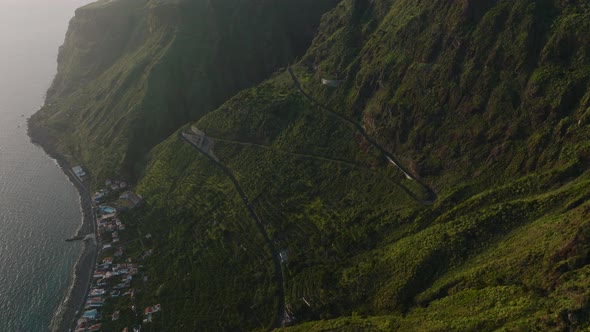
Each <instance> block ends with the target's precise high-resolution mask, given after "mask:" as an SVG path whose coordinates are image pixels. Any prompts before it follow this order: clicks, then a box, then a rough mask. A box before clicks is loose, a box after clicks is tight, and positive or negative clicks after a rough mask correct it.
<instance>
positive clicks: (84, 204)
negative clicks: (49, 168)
mask: <svg viewBox="0 0 590 332" xmlns="http://www.w3.org/2000/svg"><path fill="white" fill-rule="evenodd" d="M28 134H29V137H30V138H31V142H32V143H33V144H35V145H37V146H40V147H41V148H42V149H43V150H44V151H45V153H47V155H49V157H51V158H53V159H54V160H55V161H56V162H57V164H58V165H59V167H60V168H61V170H62V171H63V172H64V174H65V175H66V176H67V177H68V179H69V180H70V182H71V183H72V184H73V185H74V187H76V190H78V193H79V195H80V204H81V209H82V213H83V221H82V226H81V227H80V229H79V230H78V233H77V234H76V236H83V235H86V234H92V233H96V229H95V228H96V222H95V219H94V213H95V212H94V210H93V206H92V198H91V196H90V192H89V191H88V190H87V188H86V187H85V186H84V185H83V184H82V183H81V182H80V181H79V180H78V178H76V176H75V175H74V174H73V173H72V172H71V165H70V164H69V162H68V161H67V160H66V158H64V157H63V156H62V155H61V154H60V153H59V152H57V150H56V149H55V148H54V147H53V146H52V144H51V143H50V142H51V138H50V136H49V135H47V133H45V132H44V130H43V129H42V128H38V127H36V126H34V125H32V123H31V121H30V119H29V121H28ZM64 239H65V238H64ZM83 246H84V247H83V249H82V253H81V255H80V258H79V259H78V262H77V263H76V266H75V268H74V279H73V280H72V283H73V285H72V287H71V288H70V289H69V294H67V295H66V297H65V303H62V304H61V305H63V306H64V309H63V310H62V311H61V312H60V313H59V316H60V317H54V319H53V320H52V324H51V327H50V329H51V330H52V331H70V330H72V331H73V328H74V327H75V320H76V317H77V314H78V313H79V312H81V311H82V310H83V309H84V304H85V302H86V296H87V294H88V291H89V289H90V284H91V280H92V274H93V271H94V266H95V263H96V259H97V257H98V246H97V245H96V244H95V242H93V241H85V242H84V244H83Z"/></svg>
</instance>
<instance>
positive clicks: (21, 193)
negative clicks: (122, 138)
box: [0, 0, 90, 331]
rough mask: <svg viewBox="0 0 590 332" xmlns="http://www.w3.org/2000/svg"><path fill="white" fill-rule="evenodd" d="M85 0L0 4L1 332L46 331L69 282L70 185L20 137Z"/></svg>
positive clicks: (73, 256)
mask: <svg viewBox="0 0 590 332" xmlns="http://www.w3.org/2000/svg"><path fill="white" fill-rule="evenodd" d="M88 2H90V1H89V0H1V1H0V331H46V330H48V327H49V324H50V321H51V319H52V317H53V315H54V312H55V310H56V308H57V307H58V306H59V305H60V303H61V302H62V301H63V298H64V295H65V294H66V290H67V289H68V287H69V284H70V282H71V280H72V279H71V278H72V274H73V268H74V265H75V263H76V260H77V258H78V256H79V255H80V252H81V248H82V247H81V246H82V244H81V243H66V242H64V239H65V238H67V237H69V236H72V235H74V234H75V233H76V231H77V230H78V228H79V227H80V224H81V220H82V213H81V211H80V204H79V196H78V194H77V192H76V190H75V189H74V187H73V185H72V184H71V183H70V182H69V181H68V179H67V178H66V177H65V175H64V174H63V173H62V172H61V170H60V169H59V168H58V166H57V164H56V163H55V162H54V161H53V160H52V159H50V158H49V157H48V156H47V155H46V154H45V153H44V152H43V151H42V150H41V149H40V148H38V147H36V146H34V145H32V144H31V143H30V140H29V138H28V136H27V131H26V119H27V118H28V117H29V116H30V115H31V114H33V113H34V112H35V111H36V110H37V109H38V108H39V107H40V105H41V104H42V103H43V96H44V94H45V91H46V90H47V88H48V87H49V85H50V83H51V80H52V79H53V76H54V75H55V71H56V58H57V51H58V47H59V45H61V44H62V43H63V40H64V37H65V33H66V30H67V25H68V22H69V20H70V18H71V17H72V16H73V14H74V9H75V8H77V7H80V6H81V5H83V4H85V3H88Z"/></svg>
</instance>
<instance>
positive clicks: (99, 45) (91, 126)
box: [31, 0, 335, 179]
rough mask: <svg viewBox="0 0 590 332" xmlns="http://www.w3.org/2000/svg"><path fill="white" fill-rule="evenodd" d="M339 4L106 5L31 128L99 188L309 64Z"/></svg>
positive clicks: (68, 49) (66, 58) (93, 15)
mask: <svg viewBox="0 0 590 332" xmlns="http://www.w3.org/2000/svg"><path fill="white" fill-rule="evenodd" d="M334 3H335V2H334V1H283V2H281V3H277V2H274V1H257V2H251V1H229V0H228V1H206V0H198V1H197V0H195V1H146V0H130V1H99V2H96V3H93V4H90V5H88V6H86V7H83V8H81V9H79V10H78V11H77V12H76V16H75V17H74V19H73V20H72V22H71V24H70V29H69V32H68V34H67V37H66V41H65V44H64V45H63V46H62V48H61V49H60V55H59V59H58V64H59V68H58V75H57V77H56V78H55V81H54V83H53V85H52V87H51V88H50V89H49V91H48V94H47V103H46V106H45V107H44V108H43V109H42V110H41V111H39V112H38V113H37V114H36V115H35V116H34V117H33V118H32V120H31V129H32V132H33V133H34V134H35V132H40V131H41V132H44V134H46V135H47V136H49V137H51V138H53V141H54V145H55V146H57V148H58V149H59V150H60V151H62V152H63V153H64V154H67V155H71V158H72V159H76V160H78V162H80V163H83V164H85V165H87V167H88V169H89V170H90V175H91V177H92V178H93V179H104V178H105V177H108V176H112V175H115V174H117V173H123V174H124V175H126V176H127V177H129V178H131V179H134V178H136V177H137V176H138V175H139V174H140V173H141V171H142V169H143V165H144V159H145V155H146V154H147V152H148V151H149V150H150V149H151V147H153V146H154V145H155V144H157V143H158V142H160V141H162V139H164V138H165V137H166V136H168V135H170V134H171V133H172V132H174V131H175V130H176V129H178V127H179V126H180V125H182V124H184V123H186V122H188V121H191V120H195V119H198V118H199V117H200V116H202V115H204V114H206V113H207V112H209V111H211V110H213V109H214V108H216V107H217V106H218V105H220V104H221V103H222V102H223V101H224V100H225V99H227V98H229V97H230V96H231V95H233V94H235V93H236V92H238V91H239V90H241V89H243V88H246V87H248V86H251V85H252V84H254V83H256V82H259V81H261V80H262V79H264V78H265V77H266V76H267V75H269V74H270V73H272V72H273V71H275V70H276V69H278V68H279V67H281V66H285V65H286V64H287V63H288V62H289V61H291V60H292V59H294V58H295V57H296V56H297V55H299V54H302V53H303V52H304V51H305V48H306V47H307V45H308V44H309V42H310V40H311V38H312V36H313V33H314V31H315V28H316V27H317V24H318V22H319V18H320V16H321V15H322V14H323V12H324V11H326V10H327V9H329V8H330V6H332V5H333V4H334Z"/></svg>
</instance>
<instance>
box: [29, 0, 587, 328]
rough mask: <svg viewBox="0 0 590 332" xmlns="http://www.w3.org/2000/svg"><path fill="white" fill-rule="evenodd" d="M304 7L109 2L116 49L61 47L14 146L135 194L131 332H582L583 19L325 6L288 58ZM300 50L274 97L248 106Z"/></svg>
mask: <svg viewBox="0 0 590 332" xmlns="http://www.w3.org/2000/svg"><path fill="white" fill-rule="evenodd" d="M278 3H280V5H277V4H278ZM318 3H319V2H317V1H310V2H301V1H293V2H291V1H286V0H285V1H283V2H277V1H270V0H269V1H236V0H231V1H230V0H226V1H222V0H219V1H150V2H149V3H148V4H147V6H144V5H142V4H141V3H140V2H133V1H129V2H125V1H121V2H120V4H127V5H129V6H130V7H129V9H130V10H131V12H129V13H132V12H133V13H137V14H136V15H135V14H134V15H131V16H132V17H136V18H137V19H133V20H129V21H128V22H134V23H133V27H134V29H133V31H134V32H133V33H131V34H126V35H123V36H120V37H117V38H112V39H111V38H106V37H105V39H104V40H100V38H101V36H99V35H95V36H94V37H95V38H99V40H98V41H97V45H98V44H100V45H102V46H101V48H102V47H106V48H112V49H113V52H115V53H117V54H120V56H119V58H117V59H116V60H115V61H114V62H112V61H110V60H108V59H109V58H108V57H107V58H106V59H107V60H105V61H104V62H100V61H99V62H97V64H98V67H96V68H95V67H93V66H92V65H91V64H92V63H93V62H92V61H90V60H89V59H90V58H88V59H87V58H85V57H86V56H89V54H92V52H90V53H80V55H79V56H68V55H67V52H69V51H68V50H67V49H68V48H69V47H68V46H67V45H77V46H76V47H72V48H73V49H81V48H88V49H93V45H94V44H93V43H92V42H91V41H88V40H82V39H80V40H78V41H76V42H74V41H75V38H74V37H73V36H71V38H70V39H71V40H72V42H71V43H69V42H66V46H64V49H63V50H62V51H63V52H66V53H64V55H63V56H62V57H61V60H60V63H61V65H60V66H61V67H62V69H61V71H62V72H63V73H67V68H68V66H67V65H66V64H68V63H74V64H76V65H72V67H76V68H84V70H80V72H79V73H77V75H74V74H71V75H72V76H71V77H72V78H73V79H75V82H77V83H76V84H75V85H74V84H70V83H68V82H65V81H63V78H65V77H66V76H63V78H62V79H59V78H58V79H56V83H55V85H54V87H55V91H56V92H54V93H52V97H51V98H52V101H53V102H52V105H53V106H49V105H48V106H46V107H45V108H44V109H43V110H42V111H41V112H40V113H39V114H38V115H37V116H36V117H35V118H34V119H33V121H32V126H36V128H48V130H49V131H50V134H52V135H53V136H52V137H53V138H54V139H56V145H57V146H58V147H60V148H61V149H62V151H67V152H68V153H69V154H71V155H74V156H75V157H76V158H78V159H79V160H82V161H84V166H86V167H85V168H87V169H88V173H89V174H90V176H95V177H99V178H100V177H101V176H102V175H101V174H107V173H108V171H109V170H115V171H116V170H119V169H123V170H125V171H128V172H129V173H133V174H141V176H139V178H138V185H137V188H136V189H137V192H139V193H140V194H141V195H142V196H143V197H144V198H145V204H144V206H143V207H142V208H141V209H139V210H137V211H135V212H134V214H133V216H130V218H135V219H134V222H135V224H134V226H136V227H138V229H140V230H141V232H142V233H144V234H147V233H149V234H154V237H153V239H152V241H153V243H154V244H155V246H156V248H157V254H154V255H153V256H151V257H150V258H149V260H146V262H145V266H146V275H149V282H147V283H146V285H145V286H146V287H145V289H144V290H143V292H142V294H141V299H140V301H144V302H145V303H143V304H144V305H146V306H147V305H152V304H153V303H162V308H166V309H165V310H164V311H165V312H166V314H165V315H161V316H160V317H159V318H158V319H160V321H156V319H154V322H152V323H153V324H155V325H153V327H154V329H158V328H160V327H176V328H177V329H178V330H187V331H196V330H226V331H238V330H239V331H242V330H265V329H269V327H273V323H272V322H273V321H276V320H275V318H276V317H277V316H278V317H289V318H291V317H296V318H297V320H296V322H297V324H299V325H296V326H294V327H292V328H291V330H292V331H321V330H343V331H347V330H348V331H358V330H362V331H365V330H368V331H391V330H396V329H397V330H400V331H412V330H420V331H422V330H423V331H441V330H442V331H446V330H498V329H506V330H517V331H528V330H559V331H563V330H583V329H587V328H588V327H590V315H589V314H588V313H589V312H590V306H589V303H590V295H589V294H588V292H587V290H588V289H590V282H589V281H588V278H587V276H588V273H590V272H589V271H590V265H589V264H588V263H589V261H590V260H589V259H588V250H590V249H589V248H588V239H590V222H589V220H590V219H589V218H588V216H589V214H590V201H589V200H590V174H589V173H588V161H589V160H590V143H588V142H590V130H589V127H588V124H589V123H590V120H589V119H590V39H589V38H588V36H589V35H590V7H589V6H588V4H587V3H583V2H581V1H578V2H573V1H570V2H567V3H566V2H562V1H554V0H536V1H533V0H511V1H509V0H497V1H483V0H472V1H459V0H457V1H448V0H431V1H417V0H396V1H390V0H373V1H364V0H343V1H341V2H340V3H339V4H338V5H337V6H335V7H334V8H333V9H331V10H330V11H329V12H327V13H326V14H325V15H323V16H322V18H321V22H320V24H319V28H318V29H317V31H316V33H315V34H314V38H313V41H312V42H311V44H310V45H309V47H307V46H308V45H307V43H303V42H302V40H304V39H305V38H301V36H300V32H301V31H304V32H305V34H304V35H305V36H308V35H307V32H308V31H312V30H313V29H312V28H311V27H314V26H315V25H313V24H312V25H309V24H307V23H306V24H302V22H315V21H314V20H313V19H312V18H317V19H319V16H320V13H321V12H322V10H319V9H318V8H317V7H315V6H316V5H317V4H318ZM101 6H107V3H101ZM134 6H135V7H134ZM312 9H314V10H312ZM87 10H89V13H90V12H92V10H106V8H103V7H100V6H99V7H98V8H93V7H89V8H87ZM134 10H135V12H134ZM142 13H143V14H142ZM306 14H309V15H306ZM96 15H98V14H96ZM82 17H93V16H92V15H90V14H88V15H85V16H80V19H81V18H82ZM97 17H98V16H97ZM101 17H102V16H101ZM107 17H108V16H104V17H103V19H107ZM117 17H119V16H114V17H113V19H114V20H118V21H116V22H114V23H113V24H114V25H121V24H123V21H124V20H123V19H122V17H123V16H121V18H120V19H117ZM302 18H303V19H302ZM117 22H118V23H117ZM287 27H288V28H287ZM310 35H311V34H310ZM121 40H124V41H125V42H124V43H125V44H126V46H125V47H117V45H119V42H120V41H121ZM304 44H305V45H304ZM109 45H110V46H109ZM296 45H299V46H296ZM300 49H306V51H302V53H301V54H303V55H302V57H301V60H300V61H298V62H296V63H291V65H290V66H289V69H290V71H292V73H293V77H296V78H297V81H298V82H299V83H298V84H297V85H295V84H294V79H293V77H292V76H290V75H289V73H288V72H286V71H277V72H275V73H274V74H272V75H271V76H270V77H268V79H267V80H266V81H263V82H262V83H260V84H257V83H255V82H258V81H260V80H261V79H262V78H263V77H264V75H267V74H268V73H269V72H272V71H274V70H275V68H277V67H280V66H282V65H283V64H286V63H289V62H290V60H292V59H293V58H294V56H295V54H299V53H298V52H295V51H293V50H300ZM93 50H94V52H98V50H96V49H93ZM71 54H74V55H75V54H76V53H75V52H74V53H71ZM106 67H108V68H107V69H104V68H106ZM334 73H337V75H336V77H330V76H326V75H334ZM78 74H79V75H78ZM68 75H70V74H68ZM322 78H341V79H342V81H341V82H340V84H339V85H338V86H337V87H328V86H324V85H322V80H321V79H322ZM62 81H63V82H62ZM78 86H79V87H78ZM246 87H248V88H246ZM243 88H246V89H245V90H242V91H240V92H239V93H237V94H234V93H235V92H236V91H238V90H241V89H243ZM299 88H300V89H299ZM302 92H305V95H304V94H303V93H302ZM61 95H63V97H60V96H61ZM307 96H309V98H307ZM218 106H219V107H218ZM193 125H194V126H195V127H197V128H199V129H200V130H202V132H204V133H206V134H207V138H208V139H210V140H211V142H214V143H215V156H216V159H215V160H216V161H217V163H212V162H211V160H210V158H204V157H203V154H201V153H199V151H198V150H197V149H195V148H194V146H193V145H190V144H188V143H186V140H179V134H182V133H186V132H187V131H188V130H189V128H190V127H191V126H193ZM171 133H173V134H172V135H170V134H171ZM167 135H168V138H166V139H164V140H163V141H162V139H163V138H164V137H166V136H167ZM197 136H198V137H197V138H196V140H195V142H198V144H197V145H200V144H201V143H202V142H203V141H202V139H203V138H204V136H203V135H201V134H199V135H197ZM180 137H182V136H180ZM189 141H190V140H189ZM154 145H155V147H154V148H153V149H150V148H151V147H152V146H154ZM377 147H380V148H377ZM148 151H149V154H148ZM384 151H386V152H387V153H385V152H384ZM146 155H148V156H149V157H148V158H145V156H146ZM387 156H395V157H396V161H395V164H398V165H403V166H404V168H403V169H402V170H404V169H407V170H408V171H409V173H411V175H412V176H413V178H414V179H415V180H414V181H412V180H409V179H407V178H406V177H405V176H404V174H403V172H400V169H398V168H397V167H395V165H394V164H393V163H391V162H389V161H388V160H387V158H386V157H387ZM391 160H393V159H391ZM398 162H399V163H398ZM144 166H145V167H144ZM138 170H139V171H138ZM224 170H225V172H224ZM230 170H231V173H230V172H229V171H230ZM404 172H405V171H404ZM228 173H229V174H234V175H235V176H233V177H231V178H230V177H228V176H227V174H228ZM97 174H98V175H97ZM238 182H239V188H241V189H240V190H239V191H238V190H236V187H237V186H236V185H235V183H238ZM431 188H432V189H433V190H434V191H435V194H436V195H429V194H430V193H431V192H430V189H431ZM429 196H436V197H435V198H436V199H434V200H433V199H429ZM245 197H247V198H248V199H245ZM252 210H254V211H255V212H256V215H257V216H258V217H259V220H260V223H253V222H252V220H251V219H252V218H251V216H250V215H249V213H248V212H249V211H252ZM257 219H258V218H257ZM269 243H270V246H269ZM272 246H276V248H278V249H280V251H283V250H285V251H286V252H288V253H289V257H288V260H282V257H281V260H280V262H279V263H280V264H281V266H280V268H278V269H277V268H273V266H274V265H275V264H273V257H274V256H273V255H272V250H269V247H272ZM274 258H276V257H274ZM162 271H167V273H162ZM277 273H281V274H280V276H279V275H278V274H277ZM277 284H279V285H282V286H283V287H277ZM283 289H284V291H283ZM187 294H189V295H187ZM156 300H157V302H154V301H156ZM283 303H284V304H286V305H284V306H283V305H281V304H283ZM277 304H279V305H277ZM277 308H278V309H285V310H277ZM285 311H287V312H285ZM122 314H123V312H122ZM121 321H124V319H120V320H119V321H117V322H112V323H107V325H105V326H104V327H105V329H109V330H115V331H116V330H122V329H123V328H124V326H122V325H117V324H122V323H121ZM156 324H160V325H156ZM274 325H276V324H274Z"/></svg>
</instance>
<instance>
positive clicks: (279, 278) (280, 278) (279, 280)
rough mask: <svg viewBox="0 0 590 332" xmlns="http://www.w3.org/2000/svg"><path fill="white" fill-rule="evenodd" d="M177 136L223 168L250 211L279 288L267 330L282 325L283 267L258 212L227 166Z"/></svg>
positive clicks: (284, 311)
mask: <svg viewBox="0 0 590 332" xmlns="http://www.w3.org/2000/svg"><path fill="white" fill-rule="evenodd" d="M179 138H180V139H182V140H184V141H185V142H187V143H188V144H190V145H191V146H193V147H194V148H195V149H197V151H199V152H200V153H201V154H203V155H204V156H205V157H207V158H208V159H209V160H211V161H212V162H213V163H215V165H217V167H219V168H221V170H223V172H224V173H225V174H226V175H227V177H228V178H229V179H230V180H231V182H232V183H233V184H234V187H235V188H236V190H237V192H238V194H239V195H240V197H241V198H242V201H243V203H244V205H245V206H246V208H247V209H248V211H249V212H250V216H251V217H252V219H254V221H255V222H256V225H257V226H258V230H259V231H260V234H261V235H262V237H263V238H264V241H265V242H266V244H267V245H268V248H269V249H270V252H271V254H272V260H273V263H274V267H275V273H276V275H277V286H278V290H279V294H278V296H279V303H278V306H277V312H276V316H275V319H274V322H273V325H272V327H271V328H270V329H269V331H270V330H273V329H275V328H279V327H283V326H284V322H285V318H286V315H287V308H286V303H285V286H284V277H283V269H282V267H281V259H280V256H279V253H278V252H277V250H276V248H275V246H274V244H273V242H272V241H271V239H270V237H269V236H268V233H267V232H266V229H265V228H264V224H263V223H262V220H261V219H260V217H259V216H258V214H256V211H255V210H254V208H253V207H252V204H251V203H250V200H249V199H248V197H247V196H246V193H245V192H244V190H243V189H242V186H241V185H240V183H239V182H238V180H237V179H236V177H235V176H234V174H233V173H232V172H231V171H230V170H229V168H227V167H226V166H225V165H223V164H222V163H220V162H219V161H217V160H215V158H213V157H212V156H211V155H210V154H208V153H206V152H205V151H203V150H201V148H200V147H199V146H198V145H196V144H195V143H193V141H191V140H190V138H188V137H187V136H185V134H184V133H183V132H179Z"/></svg>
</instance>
